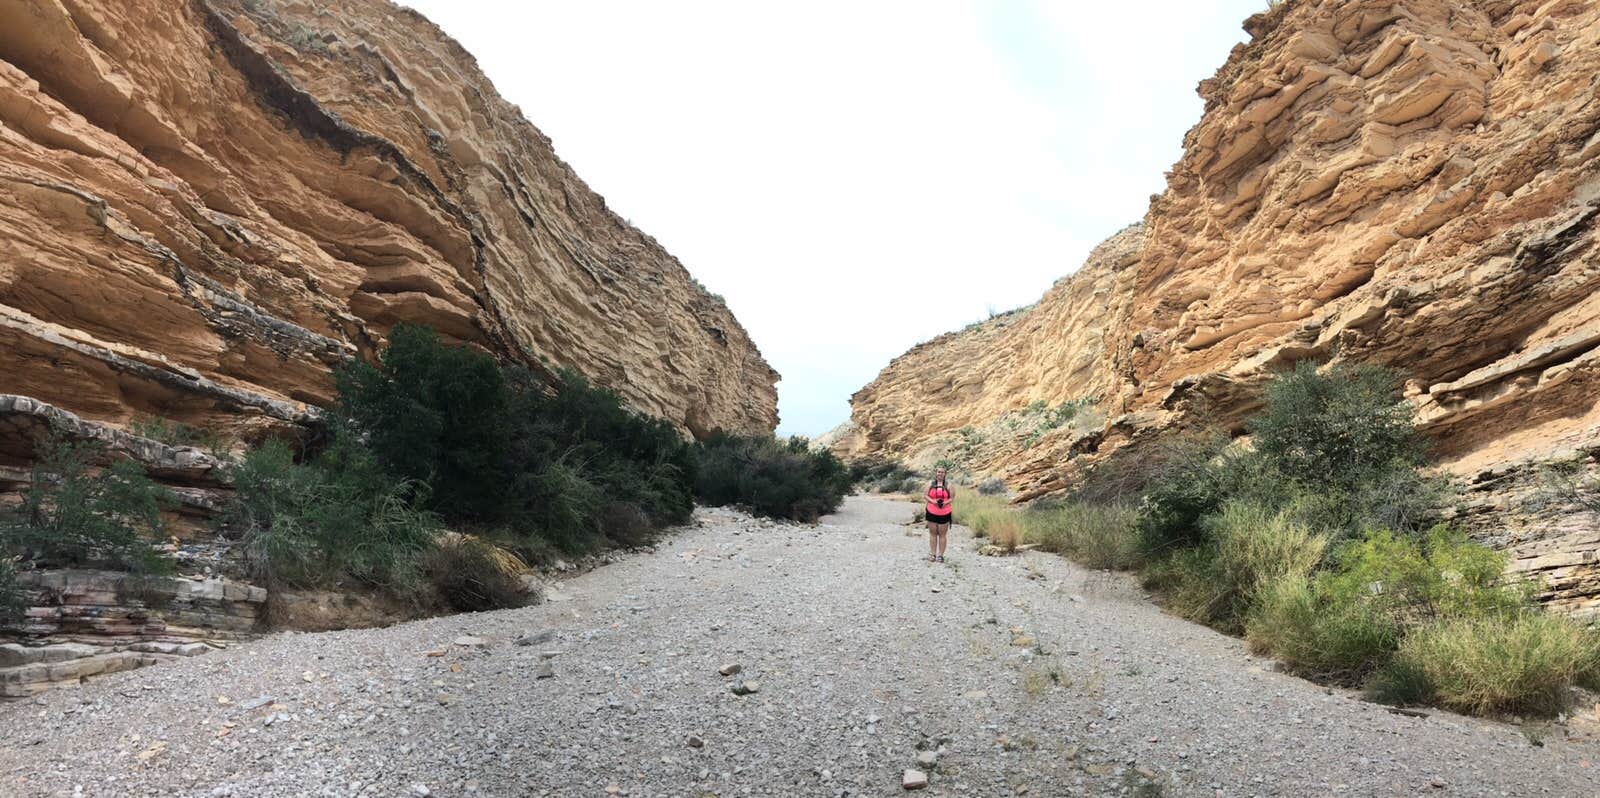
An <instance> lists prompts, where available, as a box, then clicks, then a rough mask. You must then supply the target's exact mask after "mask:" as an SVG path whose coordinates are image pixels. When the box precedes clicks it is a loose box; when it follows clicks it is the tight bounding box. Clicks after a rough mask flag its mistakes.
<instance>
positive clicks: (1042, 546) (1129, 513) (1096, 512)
mask: <svg viewBox="0 0 1600 798" xmlns="http://www.w3.org/2000/svg"><path fill="white" fill-rule="evenodd" d="M956 507H957V509H956V522H957V523H961V524H965V525H966V526H968V527H970V528H971V529H972V530H973V532H974V534H976V535H977V536H979V537H988V538H991V539H992V540H993V541H994V543H996V544H997V545H1000V546H1001V547H1002V548H1004V547H1006V543H1007V542H1009V541H1013V540H1014V541H1015V542H1016V545H1017V546H1021V545H1026V546H1029V547H1031V548H1037V549H1039V550H1041V551H1048V552H1052V553H1054V554H1060V555H1062V556H1064V557H1067V558H1068V559H1071V560H1074V561H1076V562H1078V563H1080V564H1082V565H1085V566H1088V567H1090V568H1096V569H1108V570H1129V569H1132V568H1136V567H1138V566H1139V564H1140V563H1141V562H1142V555H1141V552H1140V548H1139V545H1138V537H1137V532H1136V530H1135V526H1134V524H1135V521H1136V519H1137V513H1135V512H1134V510H1133V509H1132V508H1129V507H1125V506H1120V505H1092V504H1081V503H1077V502H1062V503H1055V504H1048V505H1040V506H1036V507H1028V508H1019V507H1017V506H1015V505H1013V504H1011V503H1010V502H1007V501H1005V500H1004V499H1001V498H999V497H994V496H985V495H982V494H976V493H973V492H971V491H966V492H963V495H962V496H961V497H960V498H958V499H957V504H956ZM1012 548H1015V546H1012Z"/></svg>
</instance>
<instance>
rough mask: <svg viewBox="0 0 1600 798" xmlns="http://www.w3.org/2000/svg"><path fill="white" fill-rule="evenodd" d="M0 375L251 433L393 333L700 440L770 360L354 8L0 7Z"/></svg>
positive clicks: (503, 107) (547, 162)
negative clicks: (462, 348)
mask: <svg viewBox="0 0 1600 798" xmlns="http://www.w3.org/2000/svg"><path fill="white" fill-rule="evenodd" d="M0 253H4V257H3V258H0V393H8V394H18V395H23V396H28V397H33V398H35V399H38V400H41V401H43V402H46V403H48V404H51V405H55V406H57V407H59V408H61V409H63V410H66V411H70V412H72V413H75V414H77V415H79V416H82V417H83V418H85V419H88V420H91V421H99V422H108V423H112V424H123V423H126V422H127V421H129V420H130V419H131V418H134V417H136V416H142V415H150V416H158V417H164V418H169V419H174V420H177V421H182V422H187V423H192V424H203V425H207V426H210V427H215V428H223V429H226V430H228V431H230V432H231V433H233V434H236V435H240V436H244V437H249V436H251V435H252V434H255V433H257V432H259V431H260V428H262V427H266V426H274V425H277V426H282V425H287V424H294V423H296V422H300V421H303V420H305V419H306V418H307V416H308V415H309V414H311V413H313V412H314V408H315V406H317V405H322V404H326V403H327V402H328V401H329V400H330V399H331V398H332V391H333V387H332V378H331V369H332V368H333V367H334V366H335V365H337V364H338V363H340V362H341V361H343V360H344V359H346V358H349V357H367V356H371V354H372V353H373V352H374V351H375V348H376V347H378V346H379V345H380V344H381V342H382V341H383V339H384V336H385V334H386V332H387V331H388V330H389V329H390V327H392V326H393V325H394V324H396V323H398V322H402V321H411V322H418V323H424V324H428V325H431V326H433V327H434V328H436V329H438V330H439V331H440V332H441V333H443V334H444V335H446V336H448V337H450V338H452V339H456V340H459V341H465V342H470V343H472V344H475V345H478V346H482V347H484V348H486V349H488V350H490V351H493V352H495V353H497V354H499V355H501V356H504V357H506V358H509V359H512V360H515V361H519V362H522V363H525V364H527V365H529V366H532V367H534V368H536V369H541V370H545V371H549V370H553V369H555V368H560V367H570V368H574V369H576V370H577V371H579V372H581V373H583V374H585V375H587V376H588V377H590V378H591V379H592V380H593V381H595V382H597V383H599V384H601V385H605V386H607V387H610V388H613V389H615V390H616V391H618V392H619V393H620V394H621V395H622V396H623V397H624V398H625V399H626V401H627V402H628V403H629V404H631V405H632V406H633V407H635V408H637V409H639V410H641V411H643V412H646V413H649V414H651V415H655V416H658V417H661V418H665V419H667V420H669V421H671V422H673V423H675V424H677V425H679V426H680V427H681V428H683V429H685V430H688V431H691V432H694V433H696V434H704V433H707V432H710V431H711V430H714V429H717V428H724V429H728V430H735V431H741V432H768V431H770V430H771V429H772V428H773V427H774V425H775V423H776V393H775V390H774V387H773V383H774V381H775V380H776V378H777V375H776V374H775V373H774V372H773V371H772V370H771V369H770V368H769V367H768V366H767V364H766V363H765V362H764V361H763V360H762V358H761V355H760V353H759V352H758V351H757V350H756V347H755V346H754V344H753V343H752V342H751V341H750V339H749V337H748V336H747V335H746V334H745V331H744V329H743V328H742V327H741V326H740V325H739V323H738V321H737V320H736V319H735V318H734V317H733V315H732V314H731V313H730V312H729V311H728V309H727V308H726V306H725V305H724V304H723V303H722V302H721V301H720V300H719V299H717V298H715V297H713V296H711V295H709V294H707V293H706V292H705V291H704V290H703V289H701V288H700V287H699V286H698V284H697V283H695V282H694V280H693V279H692V278H691V277H690V275H689V273H688V272H687V271H685V269H684V268H683V266H682V265H680V264H679V263H678V261H677V260H676V259H674V258H673V257H672V256H671V255H670V254H668V253H667V252H666V251H665V250H663V249H662V248H661V247H660V245H658V244H657V243H656V242H655V241H654V240H652V239H651V238H650V237H649V236H646V235H644V234H643V233H640V232H639V231H638V230H636V229H634V228H633V227H632V226H631V225H629V224H628V223H627V222H625V221H624V220H622V219H621V218H619V217H618V216H617V215H616V214H614V213H612V212H611V211H610V210H609V209H608V208H607V207H606V204H605V201H604V200H603V199H602V198H601V197H599V196H598V195H596V194H595V193H594V192H592V191H590V190H589V189H588V187H586V186H585V185H584V184H583V182H582V181H581V180H579V179H578V178H577V176H576V175H574V174H573V172H572V170H571V169H570V168H568V167H567V165H566V164H564V163H563V162H562V161H561V160H560V159H559V158H557V157H556V155H555V153H554V150H553V149H552V146H551V143H550V141H549V140H548V139H547V138H545V137H544V136H543V135H542V134H540V133H539V131H538V130H536V129H535V128H534V127H533V126H532V125H530V124H529V123H528V122H527V121H526V120H525V119H524V118H523V117H522V115H521V113H520V112H519V110H518V109H517V108H516V107H515V106H512V105H511V104H510V103H507V102H506V101H505V100H504V99H502V98H501V97H500V96H499V95H498V94H497V93H496V92H495V91H494V88H493V86H491V85H490V83H489V81H488V79H487V78H485V77H484V75H483V74H482V73H481V72H480V71H479V70H478V68H477V66H476V64H475V62H474V61H473V59H472V57H471V56H470V55H469V54H467V53H466V52H465V51H463V50H462V49H461V47H460V46H459V45H457V44H456V43H455V42H454V41H452V40H450V39H449V38H448V37H447V36H445V35H444V34H443V33H442V32H441V31H440V30H439V29H438V28H437V27H436V26H434V25H433V24H431V23H429V22H428V21H427V20H425V19H423V18H422V17H421V16H420V15H418V14H416V13H415V12H412V11H409V10H406V9H402V8H400V7H398V6H395V5H393V4H391V3H389V2H386V1H385V0H353V2H348V3H343V4H341V5H340V6H339V8H338V11H337V13H334V12H332V11H330V10H328V9H326V8H325V7H324V6H323V4H320V3H313V2H306V1H304V0H186V1H185V2H166V1H164V0H130V1H128V2H121V1H120V0H119V1H118V2H106V1H105V0H0Z"/></svg>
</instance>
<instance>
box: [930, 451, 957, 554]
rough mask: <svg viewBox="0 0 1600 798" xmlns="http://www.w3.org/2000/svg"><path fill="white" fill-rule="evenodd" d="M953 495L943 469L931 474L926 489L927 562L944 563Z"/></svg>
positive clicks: (953, 501)
mask: <svg viewBox="0 0 1600 798" xmlns="http://www.w3.org/2000/svg"><path fill="white" fill-rule="evenodd" d="M955 499H956V496H955V494H954V493H951V492H950V483H949V482H946V481H945V478H944V469H942V468H941V469H939V470H938V471H935V472H934V474H933V485H932V486H931V487H929V488H928V562H944V547H945V544H947V543H949V542H950V521H951V514H952V513H953V512H954V510H955Z"/></svg>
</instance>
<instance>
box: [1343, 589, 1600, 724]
mask: <svg viewBox="0 0 1600 798" xmlns="http://www.w3.org/2000/svg"><path fill="white" fill-rule="evenodd" d="M1597 667H1600V641H1597V639H1596V635H1595V633H1594V632H1592V631H1590V630H1587V629H1584V628H1583V627H1581V626H1579V625H1577V624H1576V623H1574V622H1573V621H1571V620H1568V619H1566V618H1560V617H1557V616H1554V615H1549V614H1546V613H1541V612H1516V613H1504V614H1498V615H1486V616H1481V617H1468V618H1455V619H1449V620H1443V621H1439V622H1436V623H1432V624H1428V625H1426V626H1423V627H1421V628H1419V629H1417V630H1415V631H1412V632H1411V633H1410V634H1408V635H1406V638H1405V640H1403V641H1402V642H1401V644H1400V650H1399V652H1398V653H1397V654H1396V655H1395V664H1394V665H1393V666H1392V667H1391V668H1390V669H1389V670H1387V671H1386V672H1385V673H1384V674H1382V676H1381V677H1380V678H1379V679H1378V681H1377V684H1376V686H1375V688H1374V693H1375V694H1376V695H1378V696H1380V697H1384V698H1388V699H1390V700H1404V699H1411V700H1413V701H1414V700H1417V699H1419V698H1420V699H1422V700H1426V701H1429V702H1431V703H1435V704H1438V705H1439V706H1443V707H1446V708H1448V709H1454V710H1458V711H1461V712H1469V713H1472V714H1477V715H1489V714H1499V713H1533V714H1550V713H1554V712H1557V711H1559V710H1561V709H1562V708H1563V707H1564V706H1565V705H1566V703H1567V699H1568V696H1569V690H1570V688H1571V686H1572V685H1573V684H1574V683H1575V682H1578V681H1580V680H1583V679H1585V678H1590V677H1589V675H1590V674H1592V673H1593V672H1594V671H1595V669H1596V668H1597Z"/></svg>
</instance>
